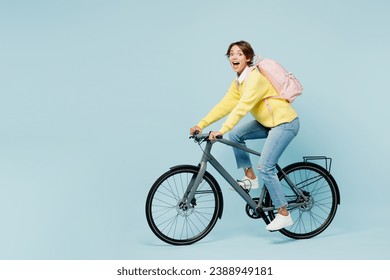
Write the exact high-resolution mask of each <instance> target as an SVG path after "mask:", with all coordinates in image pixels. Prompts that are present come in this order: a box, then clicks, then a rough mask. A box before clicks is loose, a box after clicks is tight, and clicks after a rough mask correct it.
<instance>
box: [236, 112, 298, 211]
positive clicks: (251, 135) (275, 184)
mask: <svg viewBox="0 0 390 280" xmlns="http://www.w3.org/2000/svg"><path fill="white" fill-rule="evenodd" d="M298 131H299V119H298V118H296V119H294V120H293V121H291V122H289V123H282V124H280V125H278V126H275V127H273V128H269V127H264V126H263V125H261V124H260V123H259V122H258V121H256V120H253V121H250V122H248V123H246V124H243V125H239V126H237V127H235V128H234V129H233V130H232V131H230V133H229V139H230V140H231V141H233V142H235V143H237V144H241V145H245V141H246V140H252V139H262V138H266V140H265V143H264V146H263V150H262V152H261V156H260V159H259V163H258V167H257V169H258V170H259V174H260V177H261V178H262V179H263V181H264V184H265V186H266V188H267V190H268V192H269V194H270V196H271V199H272V201H273V203H274V206H275V207H276V208H277V209H279V208H280V207H284V206H286V205H287V200H286V197H285V195H284V193H283V190H282V186H281V184H280V182H279V179H278V175H277V170H276V164H277V162H278V160H279V158H280V156H281V155H282V153H283V151H284V150H285V149H286V147H287V146H288V144H289V143H290V142H291V140H293V139H294V137H295V136H296V135H297V134H298ZM233 151H234V155H235V157H236V161H237V168H248V167H252V163H251V160H250V158H249V154H248V153H247V152H245V151H243V150H240V149H237V148H233Z"/></svg>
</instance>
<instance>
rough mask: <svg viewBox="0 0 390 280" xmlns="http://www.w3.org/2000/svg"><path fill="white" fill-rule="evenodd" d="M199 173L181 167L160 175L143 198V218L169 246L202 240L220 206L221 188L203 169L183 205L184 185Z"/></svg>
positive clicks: (194, 168) (193, 169)
mask: <svg viewBox="0 0 390 280" xmlns="http://www.w3.org/2000/svg"><path fill="white" fill-rule="evenodd" d="M197 174H198V170H197V168H196V167H191V166H187V167H186V166H184V167H180V168H176V169H172V170H169V171H167V172H166V173H164V174H163V175H161V177H160V178H158V179H157V181H156V182H155V183H154V184H153V186H152V188H151V189H150V191H149V194H148V196H147V199H146V207H145V212H146V219H147V221H148V224H149V226H150V228H151V230H152V231H153V233H154V234H155V235H156V236H157V237H158V238H160V239H161V240H162V241H164V242H166V243H169V244H172V245H189V244H192V243H195V242H197V241H199V240H201V239H202V238H203V237H205V236H206V235H207V234H208V233H209V232H210V231H211V229H212V228H213V227H214V225H215V223H216V222H217V220H218V217H219V216H220V213H221V210H222V209H221V207H223V203H222V197H221V193H220V188H219V186H218V184H217V183H216V181H215V179H214V178H213V177H212V176H211V175H210V174H209V173H208V172H206V173H205V175H204V176H203V179H202V181H201V183H200V184H199V187H198V189H197V190H196V192H195V197H194V199H192V201H191V202H190V207H188V208H186V207H183V203H182V199H183V197H184V195H185V193H186V191H187V187H188V185H189V184H190V182H192V181H193V180H194V179H195V177H196V176H197Z"/></svg>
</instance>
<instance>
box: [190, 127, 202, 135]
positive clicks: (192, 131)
mask: <svg viewBox="0 0 390 280" xmlns="http://www.w3.org/2000/svg"><path fill="white" fill-rule="evenodd" d="M201 133H202V129H201V128H200V127H199V126H197V125H195V126H194V127H191V128H190V135H195V134H201Z"/></svg>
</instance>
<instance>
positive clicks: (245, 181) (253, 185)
mask: <svg viewBox="0 0 390 280" xmlns="http://www.w3.org/2000/svg"><path fill="white" fill-rule="evenodd" d="M238 184H239V185H240V186H241V187H242V188H243V189H245V190H255V189H258V188H259V180H257V177H256V178H255V179H249V178H248V177H246V176H245V177H244V178H242V180H238Z"/></svg>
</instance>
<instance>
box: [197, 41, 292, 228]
mask: <svg viewBox="0 0 390 280" xmlns="http://www.w3.org/2000/svg"><path fill="white" fill-rule="evenodd" d="M226 56H227V57H228V58H229V61H230V65H231V67H232V69H233V71H234V72H236V73H237V78H236V79H235V80H234V81H233V82H232V83H231V85H230V87H229V89H228V91H227V93H226V95H225V96H224V97H223V98H222V100H221V101H220V102H219V103H217V105H215V106H214V108H212V109H211V111H210V112H209V113H208V114H207V115H206V116H205V117H204V118H203V119H202V120H201V121H200V122H199V123H198V124H197V125H196V126H194V127H192V128H190V134H191V135H193V134H194V133H195V132H199V133H200V132H202V130H203V129H204V128H206V127H207V126H209V125H211V124H212V123H214V122H216V121H218V120H220V119H222V118H223V117H225V116H227V115H228V117H227V119H226V121H225V122H224V123H223V124H222V126H221V128H220V130H219V131H212V132H210V136H209V138H210V140H215V139H216V138H217V137H218V136H221V135H223V134H225V133H227V132H229V139H230V140H231V141H233V142H235V143H239V144H242V145H245V141H246V140H252V139H262V138H266V140H265V143H264V146H263V149H262V152H261V157H260V159H259V163H258V166H257V170H258V171H259V175H260V177H261V178H262V179H263V181H264V184H265V186H266V188H267V190H268V192H269V194H270V196H271V199H272V201H273V203H274V206H275V207H276V208H277V209H278V214H277V215H276V217H275V219H274V220H273V221H272V222H271V223H270V224H268V225H267V226H266V229H267V230H270V231H274V230H279V229H282V228H284V227H287V226H290V225H292V224H293V220H292V218H291V215H290V213H289V212H288V211H287V200H286V198H285V195H284V193H283V190H282V186H281V184H280V181H279V179H278V176H277V170H276V164H277V162H278V160H279V158H280V156H281V155H282V153H283V151H284V150H285V149H286V147H287V146H288V144H289V143H290V142H291V141H292V139H294V137H295V136H296V135H297V134H298V131H299V119H298V115H297V113H296V111H295V110H294V109H293V108H292V106H291V104H290V103H289V102H288V101H286V100H284V99H278V98H268V97H272V96H276V95H278V94H277V92H276V91H275V89H274V88H273V86H272V85H271V84H270V82H269V81H268V80H267V79H266V78H265V77H264V76H263V75H262V74H261V73H260V72H259V71H258V69H257V68H256V67H254V68H251V67H250V66H252V65H253V58H254V56H255V53H254V51H253V49H252V47H251V45H250V44H249V43H248V42H245V41H238V42H234V43H232V44H230V45H229V47H228V49H227V52H226ZM249 112H251V114H252V115H253V117H254V118H255V119H254V120H252V121H250V122H248V123H245V124H242V125H238V126H236V125H237V124H238V122H239V121H240V120H241V119H242V118H243V117H244V116H245V115H246V114H247V113H249ZM233 151H234V155H235V158H236V162H237V167H238V168H243V169H244V174H245V175H244V178H243V179H242V180H241V181H239V184H240V185H241V186H242V187H243V188H244V189H248V190H250V189H256V188H258V187H259V183H258V179H257V177H256V174H255V172H254V170H253V169H252V163H251V160H250V157H249V154H248V153H247V152H245V151H243V150H240V149H237V148H233Z"/></svg>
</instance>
